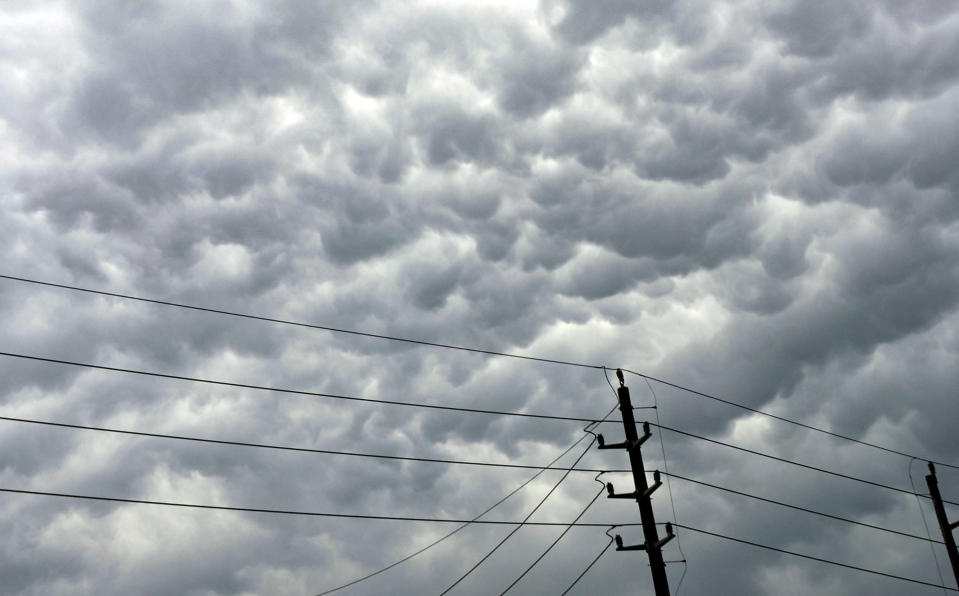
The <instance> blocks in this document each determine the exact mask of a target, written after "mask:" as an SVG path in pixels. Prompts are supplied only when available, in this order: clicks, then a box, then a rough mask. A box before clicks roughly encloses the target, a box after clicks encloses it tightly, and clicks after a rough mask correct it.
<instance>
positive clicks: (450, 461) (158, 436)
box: [0, 416, 629, 473]
mask: <svg viewBox="0 0 959 596" xmlns="http://www.w3.org/2000/svg"><path fill="white" fill-rule="evenodd" d="M0 420H6V421H8V422H22V423H27V424H40V425H44V426H55V427H61V428H71V429H79V430H93V431H98V432H108V433H116V434H121V435H133V436H138V437H151V438H156V439H175V440H178V441H194V442H197V443H213V444H216V445H230V446H234V447H256V448H259V449H276V450H281V451H298V452H301V453H320V454H325V455H347V456H352V457H369V458H375V459H392V460H401V461H418V462H428V463H437V464H453V465H466V466H486V467H493V468H513V469H519V470H540V471H545V470H557V471H570V472H608V473H612V472H624V473H625V472H629V470H625V469H622V470H598V469H594V468H554V467H552V466H551V465H546V466H533V465H525V464H507V463H495V462H485V461H470V460H459V459H440V458H432V457H412V456H403V455H380V454H375V453H360V452H356V451H336V450H333V449H312V448H308V447H288V446H284V445H269V444H265V443H247V442H245V441H226V440H221V439H204V438H200V437H188V436H183V435H168V434H161V433H149V432H141V431H135V430H122V429H117V428H106V427H102V426H84V425H81V424H67V423H64V422H48V421H45V420H32V419H29V418H13V417H10V416H0Z"/></svg>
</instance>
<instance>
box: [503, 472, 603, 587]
mask: <svg viewBox="0 0 959 596" xmlns="http://www.w3.org/2000/svg"><path fill="white" fill-rule="evenodd" d="M604 492H606V488H605V487H603V488H601V489H599V492H597V493H596V496H594V497H593V498H592V500H590V502H589V503H587V505H586V507H583V510H582V511H580V512H579V515H577V516H576V519H574V520H573V523H576V522H578V521H579V520H580V518H581V517H583V516H584V515H586V512H587V511H589V508H590V507H592V506H593V503H595V502H596V499H598V498H599V495H601V494H603V493H604ZM572 527H573V526H571V525H570V526H567V527H566V529H565V530H563V532H562V533H561V534H560V535H559V536H557V537H556V540H553V542H552V544H550V545H549V546H548V547H546V550H544V551H543V552H542V554H540V556H538V557H536V560H535V561H533V562H532V563H530V565H529V567H527V568H526V571H524V572H523V573H521V574H520V575H519V577H517V578H516V579H514V580H513V583H511V584H510V585H509V586H507V587H506V589H505V590H503V591H502V592H500V595H499V596H503V595H504V594H506V593H507V592H509V591H510V590H512V589H513V586H515V585H516V584H518V583H519V581H520V580H521V579H523V578H524V577H526V574H527V573H529V572H530V571H532V570H533V567H536V565H537V563H539V562H540V561H542V560H543V557H545V556H546V555H547V554H548V553H549V551H551V550H553V547H554V546H556V545H557V544H559V541H560V540H562V539H563V537H564V536H566V534H567V533H568V532H569V530H570V528H572Z"/></svg>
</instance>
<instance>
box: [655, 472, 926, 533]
mask: <svg viewBox="0 0 959 596" xmlns="http://www.w3.org/2000/svg"><path fill="white" fill-rule="evenodd" d="M660 474H662V475H663V476H668V477H672V478H676V479H678V480H685V481H686V482H691V483H693V484H699V485H702V486H708V487H709V488H713V489H716V490H721V491H723V492H727V493H731V494H734V495H739V496H741V497H749V498H750V499H755V500H757V501H762V502H764V503H770V504H772V505H778V506H780V507H786V508H788V509H795V510H796V511H803V512H805V513H811V514H813V515H819V516H822V517H828V518H829V519H834V520H837V521H843V522H847V523H850V524H855V525H857V526H863V527H866V528H871V529H873V530H881V531H883V532H889V533H890V534H898V535H899V536H906V537H908V538H914V539H916V540H922V541H923V542H933V543H937V544H942V542H941V541H939V540H933V539H932V538H926V537H924V536H919V535H917V534H910V533H908V532H900V531H899V530H890V529H889V528H884V527H882V526H874V525H872V524H867V523H865V522H861V521H856V520H854V519H849V518H846V517H841V516H839V515H832V514H830V513H823V512H822V511H816V510H815V509H807V508H805V507H800V506H798V505H790V504H789V503H783V502H782V501H776V500H775V499H767V498H765V497H760V496H757V495H754V494H751V493H747V492H742V491H738V490H733V489H731V488H726V487H724V486H718V485H716V484H710V483H708V482H703V481H702V480H693V479H692V478H687V477H686V476H680V475H679V474H673V473H672V472H660Z"/></svg>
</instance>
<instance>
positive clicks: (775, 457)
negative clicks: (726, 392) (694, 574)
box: [649, 422, 959, 505]
mask: <svg viewBox="0 0 959 596" xmlns="http://www.w3.org/2000/svg"><path fill="white" fill-rule="evenodd" d="M649 424H650V425H651V426H656V427H658V428H661V429H663V430H668V431H670V432H674V433H677V434H680V435H685V436H687V437H692V438H694V439H699V440H701V441H707V442H709V443H714V444H716V445H722V446H724V447H729V448H730V449H736V450H738V451H744V452H746V453H751V454H753V455H758V456H760V457H765V458H768V459H771V460H774V461H778V462H782V463H785V464H791V465H794V466H798V467H800V468H806V469H807V470H813V471H815V472H822V473H823V474H829V475H830V476H836V477H838V478H845V479H846V480H854V481H856V482H861V483H862V484H868V485H870V486H875V487H878V488H884V489H887V490H891V491H895V492H898V493H903V494H906V495H914V494H916V493H914V492H912V491H909V490H906V489H904V488H897V487H895V486H890V485H888V484H882V483H880V482H874V481H872V480H866V479H865V478H859V477H857V476H850V475H848V474H842V473H840V472H833V471H832V470H827V469H825V468H819V467H816V466H811V465H809V464H804V463H800V462H797V461H793V460H791V459H786V458H783V457H777V456H775V455H770V454H768V453H763V452H762V451H756V450H754V449H747V448H746V447H740V446H738V445H731V444H729V443H724V442H722V441H717V440H716V439H710V438H708V437H704V436H702V435H697V434H694V433H690V432H686V431H684V430H679V429H676V428H670V427H668V426H665V425H661V424H656V423H655V422H650V423H649ZM921 496H926V495H921ZM926 498H929V497H926ZM942 502H943V503H949V504H950V505H959V503H956V502H953V501H947V500H945V499H943V500H942Z"/></svg>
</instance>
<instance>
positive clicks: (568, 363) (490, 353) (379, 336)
mask: <svg viewBox="0 0 959 596" xmlns="http://www.w3.org/2000/svg"><path fill="white" fill-rule="evenodd" d="M0 279H9V280H12V281H22V282H25V283H29V284H36V285H41V286H48V287H51V288H61V289H64V290H73V291H75V292H86V293H88V294H99V295H100V296H110V297H112V298H123V299H124V300H136V301H137V302H147V303H150V304H159V305H162V306H173V307H176V308H185V309H188V310H195V311H200V312H207V313H213V314H218V315H226V316H230V317H239V318H242V319H253V320H256V321H265V322H267V323H280V324H282V325H292V326H294V327H305V328H307V329H318V330H321V331H331V332H333V333H345V334H347V335H357V336H360V337H370V338H374V339H385V340H389V341H398V342H402V343H408V344H416V345H420V346H431V347H434V348H444V349H447V350H459V351H461V352H473V353H476V354H486V355H488V356H505V357H506V358H518V359H520V360H532V361H534V362H548V363H550V364H562V365H564V366H577V367H581V368H603V367H602V365H595V364H584V363H582V362H571V361H568V360H557V359H554V358H540V357H538V356H524V355H522V354H511V353H508V352H497V351H495V350H484V349H480V348H469V347H466V346H457V345H453V344H444V343H439V342H432V341H425V340H420V339H410V338H407V337H397V336H394V335H385V334H381V333H369V332H366V331H356V330H353V329H345V328H342V327H331V326H329V325H314V324H312V323H302V322H298V321H290V320H286V319H275V318H273V317H263V316H259V315H251V314H246V313H239V312H234V311H229V310H222V309H219V308H207V307H205V306H196V305H193V304H183V303H181V302H170V301H168V300H156V299H153V298H144V297H142V296H133V295H131V294H119V293H116V292H106V291H103V290H94V289H91V288H83V287H80V286H71V285H67V284H57V283H52V282H48V281H40V280H37V279H29V278H26V277H16V276H13V275H3V274H0Z"/></svg>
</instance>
